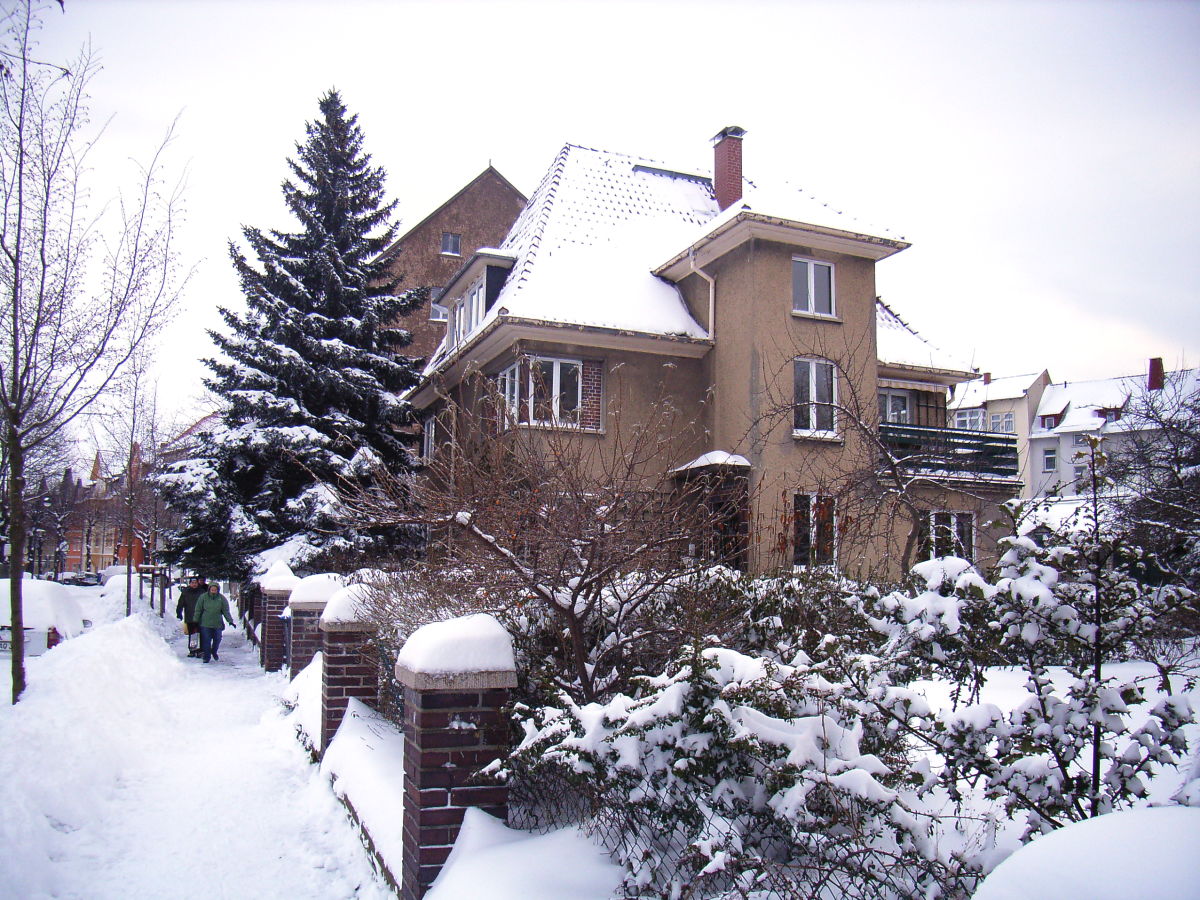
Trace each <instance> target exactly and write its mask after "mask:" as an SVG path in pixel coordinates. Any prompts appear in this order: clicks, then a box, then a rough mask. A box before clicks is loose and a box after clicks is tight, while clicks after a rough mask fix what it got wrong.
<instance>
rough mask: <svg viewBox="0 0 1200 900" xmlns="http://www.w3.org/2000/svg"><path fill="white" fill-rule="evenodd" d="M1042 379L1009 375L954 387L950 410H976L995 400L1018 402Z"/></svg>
mask: <svg viewBox="0 0 1200 900" xmlns="http://www.w3.org/2000/svg"><path fill="white" fill-rule="evenodd" d="M1040 377H1041V373H1040V372H1039V373H1038V374H1036V375H1008V376H1006V377H1004V378H993V379H992V380H991V381H989V382H985V381H984V380H983V379H982V378H976V379H974V380H973V381H967V382H964V383H962V384H957V385H955V386H954V395H953V396H952V397H951V398H950V403H949V408H950V409H974V408H975V407H977V406H984V405H985V404H987V403H989V402H991V401H993V400H1017V399H1019V398H1021V397H1024V396H1025V395H1026V394H1027V393H1029V389H1030V388H1031V387H1033V385H1034V383H1035V382H1036V381H1037V380H1038V379H1039V378H1040Z"/></svg>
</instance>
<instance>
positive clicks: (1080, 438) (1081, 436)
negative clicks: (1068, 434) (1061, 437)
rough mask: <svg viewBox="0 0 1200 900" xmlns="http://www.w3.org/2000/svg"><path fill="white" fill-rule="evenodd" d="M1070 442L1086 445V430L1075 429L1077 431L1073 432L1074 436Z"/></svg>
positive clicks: (1077, 445) (1081, 445)
mask: <svg viewBox="0 0 1200 900" xmlns="http://www.w3.org/2000/svg"><path fill="white" fill-rule="evenodd" d="M1071 442H1072V443H1073V444H1074V445H1075V446H1076V447H1084V446H1086V445H1087V433H1086V432H1083V431H1077V432H1075V436H1074V437H1073V438H1072V439H1071Z"/></svg>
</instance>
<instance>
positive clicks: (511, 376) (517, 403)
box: [496, 363, 521, 424]
mask: <svg viewBox="0 0 1200 900" xmlns="http://www.w3.org/2000/svg"><path fill="white" fill-rule="evenodd" d="M496 390H497V392H498V393H499V394H500V402H501V409H502V410H503V411H504V413H505V415H506V416H507V417H508V420H509V424H513V423H515V422H517V420H518V419H519V417H520V415H521V364H520V363H513V364H512V365H511V366H509V367H508V368H506V369H502V370H501V371H500V373H499V374H498V375H497V376H496Z"/></svg>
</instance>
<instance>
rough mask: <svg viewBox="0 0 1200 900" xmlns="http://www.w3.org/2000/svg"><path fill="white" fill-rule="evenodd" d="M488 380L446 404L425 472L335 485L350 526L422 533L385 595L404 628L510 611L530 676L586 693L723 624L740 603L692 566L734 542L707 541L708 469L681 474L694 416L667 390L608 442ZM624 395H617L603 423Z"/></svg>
mask: <svg viewBox="0 0 1200 900" xmlns="http://www.w3.org/2000/svg"><path fill="white" fill-rule="evenodd" d="M614 380H615V379H614ZM481 382H483V386H482V387H481V388H480V389H479V392H478V394H477V397H478V398H479V399H478V400H477V402H476V403H474V404H472V406H471V408H470V409H466V408H463V407H461V406H457V405H455V404H452V403H447V404H446V405H445V406H443V407H442V409H441V410H440V412H439V414H438V416H437V418H436V422H435V424H434V425H433V427H434V429H435V434H438V435H441V436H444V440H441V441H440V442H439V445H438V446H437V448H436V450H435V451H434V452H433V453H432V456H431V458H429V459H428V461H427V466H426V469H425V471H424V473H422V474H421V475H420V476H418V477H417V478H415V479H407V480H404V481H398V480H394V479H393V480H388V479H386V477H384V478H376V479H373V483H372V487H370V488H364V489H361V490H357V491H349V492H345V493H344V494H343V496H342V501H343V504H344V508H345V510H346V514H347V517H348V519H349V521H351V522H352V523H353V524H354V525H355V526H356V527H380V526H388V525H402V524H420V525H422V526H424V527H426V528H427V529H428V530H429V546H428V559H427V560H426V561H425V562H424V563H423V564H422V565H419V566H416V567H415V568H409V569H408V570H406V571H405V572H403V573H402V575H401V577H400V583H399V584H397V585H394V586H393V589H392V590H391V591H388V592H385V594H384V595H383V596H386V597H387V598H388V599H387V602H386V603H385V604H384V608H382V609H380V611H379V612H380V615H381V616H382V617H384V618H385V619H386V620H387V621H389V622H390V623H391V624H393V625H395V626H396V627H397V628H398V630H399V631H400V632H401V633H402V634H403V633H407V632H409V631H411V630H412V628H413V627H415V626H417V625H420V624H422V622H424V621H429V620H431V619H433V618H439V617H444V616H445V615H447V614H456V613H462V612H465V611H467V610H490V611H498V612H502V613H503V614H505V615H508V616H510V617H511V618H512V620H513V625H514V630H515V631H516V632H517V640H518V642H519V643H520V642H522V641H524V642H525V643H526V647H525V649H526V650H527V651H529V652H528V655H529V657H530V658H529V659H528V660H527V662H529V663H530V664H531V668H532V669H534V670H536V671H534V672H533V674H532V676H531V677H533V678H535V679H539V680H541V681H542V685H541V687H542V688H544V689H548V690H552V691H554V690H566V691H568V692H570V693H571V694H572V695H574V696H576V697H578V698H580V699H582V700H585V701H590V700H593V699H596V698H598V697H603V696H607V695H609V694H610V693H611V692H612V691H615V690H620V689H622V688H623V687H624V686H625V685H626V684H627V682H628V678H629V677H630V676H631V675H634V674H638V673H640V672H644V671H658V670H659V669H660V668H661V664H662V663H664V662H665V660H666V658H668V657H669V655H670V654H671V653H672V652H673V651H674V650H676V649H677V648H678V647H679V646H681V645H682V644H683V643H684V642H685V641H686V640H688V639H695V638H698V637H702V636H704V635H707V634H719V633H721V632H722V631H724V630H725V629H726V628H727V627H728V626H729V625H730V623H729V622H723V621H722V616H728V615H732V613H731V612H730V611H724V610H721V609H718V608H714V607H713V606H712V605H711V604H708V603H707V602H705V600H704V598H703V597H701V596H700V595H699V593H697V592H695V591H693V590H691V589H690V587H689V578H688V576H689V575H691V574H694V573H697V572H699V571H700V570H701V569H703V568H707V567H709V566H711V565H713V564H714V563H715V562H718V561H720V559H719V558H718V557H719V555H720V554H722V553H728V552H735V551H734V550H732V549H731V546H730V545H728V544H727V545H726V547H725V548H724V549H721V548H720V547H719V546H718V544H717V543H715V542H714V534H715V532H716V528H715V524H714V522H715V515H714V513H715V510H714V503H713V497H714V496H718V495H719V494H718V492H715V491H714V484H713V482H712V481H711V477H706V476H701V477H699V478H692V479H690V480H689V479H688V478H687V477H686V473H681V472H677V471H673V470H672V466H671V464H672V462H674V463H675V464H676V465H678V464H679V463H680V462H686V461H687V460H686V458H685V457H686V453H687V448H689V447H690V446H694V437H695V435H694V429H695V425H694V424H693V423H692V421H691V416H690V415H688V416H684V415H682V414H680V413H679V411H678V410H676V409H674V408H673V407H672V406H671V405H669V404H667V403H664V402H660V403H659V404H657V405H656V406H655V407H653V409H652V411H651V412H650V413H649V415H648V416H647V417H646V418H645V420H644V421H639V422H637V423H636V425H637V427H630V426H631V425H633V424H635V423H630V422H624V423H623V427H621V426H615V427H609V428H608V429H607V430H606V434H605V435H604V436H603V438H601V436H600V435H598V434H595V433H588V432H587V431H586V430H583V429H579V428H575V427H550V428H546V427H533V426H528V425H521V424H519V423H515V422H513V421H512V419H511V417H510V414H509V411H508V409H507V407H506V406H505V404H504V402H503V400H502V398H500V397H499V396H497V395H496V394H495V392H494V391H493V390H492V388H491V385H490V384H488V383H487V382H486V380H485V379H481ZM620 405H621V404H620V402H619V400H615V399H614V400H613V401H612V402H611V403H610V404H609V410H610V420H609V424H610V426H612V425H613V422H614V421H619V419H620V417H621V411H620ZM534 645H536V646H534ZM535 656H536V657H537V658H536V659H535V658H533V657H535ZM543 660H544V661H546V662H545V664H544V665H543V664H541V661H543Z"/></svg>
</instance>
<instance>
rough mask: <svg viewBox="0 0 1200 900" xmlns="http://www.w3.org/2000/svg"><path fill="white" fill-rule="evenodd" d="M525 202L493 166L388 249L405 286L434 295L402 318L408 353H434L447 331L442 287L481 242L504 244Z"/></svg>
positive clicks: (482, 245) (395, 271) (488, 245)
mask: <svg viewBox="0 0 1200 900" xmlns="http://www.w3.org/2000/svg"><path fill="white" fill-rule="evenodd" d="M524 206H525V195H524V194H522V193H521V192H520V191H518V190H517V189H516V188H515V187H513V186H512V184H510V183H509V181H508V179H506V178H505V177H504V176H503V175H501V174H500V173H499V172H497V171H496V170H495V169H494V168H492V167H491V166H488V167H487V168H486V169H484V170H483V171H482V172H480V173H479V174H478V175H477V176H475V178H473V179H471V181H470V182H468V183H467V184H466V185H465V186H464V187H463V188H462V189H461V190H459V191H458V193H456V194H455V195H454V196H453V197H451V198H450V199H449V200H447V201H446V202H445V203H443V204H442V205H441V206H439V207H438V208H437V209H435V210H434V211H433V212H431V213H430V214H429V215H427V216H426V217H425V218H423V219H422V220H421V221H420V222H418V223H417V224H416V225H414V226H413V227H412V228H410V229H408V231H406V232H405V233H404V234H403V235H402V236H401V237H399V238H397V239H396V241H395V243H393V244H392V245H391V246H390V247H389V248H388V249H387V250H385V251H384V253H383V255H384V256H385V257H389V258H391V260H392V272H393V273H394V274H396V275H399V276H401V277H402V279H403V280H402V281H401V283H400V288H401V290H407V289H409V288H416V287H428V288H429V289H430V291H431V295H432V296H431V297H430V303H429V305H428V306H427V307H426V308H424V309H421V310H418V311H417V312H415V313H413V314H412V315H411V316H409V317H407V318H406V319H405V320H404V322H403V323H402V324H404V325H405V326H406V327H407V328H409V330H411V331H412V333H413V342H412V344H410V345H409V346H408V347H406V348H405V349H404V353H405V355H406V356H414V357H418V358H420V359H428V358H429V355H430V354H431V353H433V351H434V349H435V348H436V347H437V345H438V344H439V343H440V342H441V340H442V338H443V337H445V335H446V307H445V305H444V304H442V303H441V302H440V301H441V290H442V286H443V285H445V284H446V283H447V282H448V281H450V279H451V278H453V277H454V274H455V273H456V272H457V271H458V270H459V269H460V268H461V267H462V265H463V263H464V262H465V261H467V260H469V259H470V258H471V256H472V255H473V254H474V253H475V251H476V250H478V249H479V248H480V247H494V246H496V245H497V244H498V243H500V241H502V240H503V239H504V236H505V235H506V234H507V233H508V230H509V229H510V228H511V227H512V224H513V222H514V221H515V220H516V218H517V215H518V214H519V213H520V212H521V210H522V209H523V208H524Z"/></svg>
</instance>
